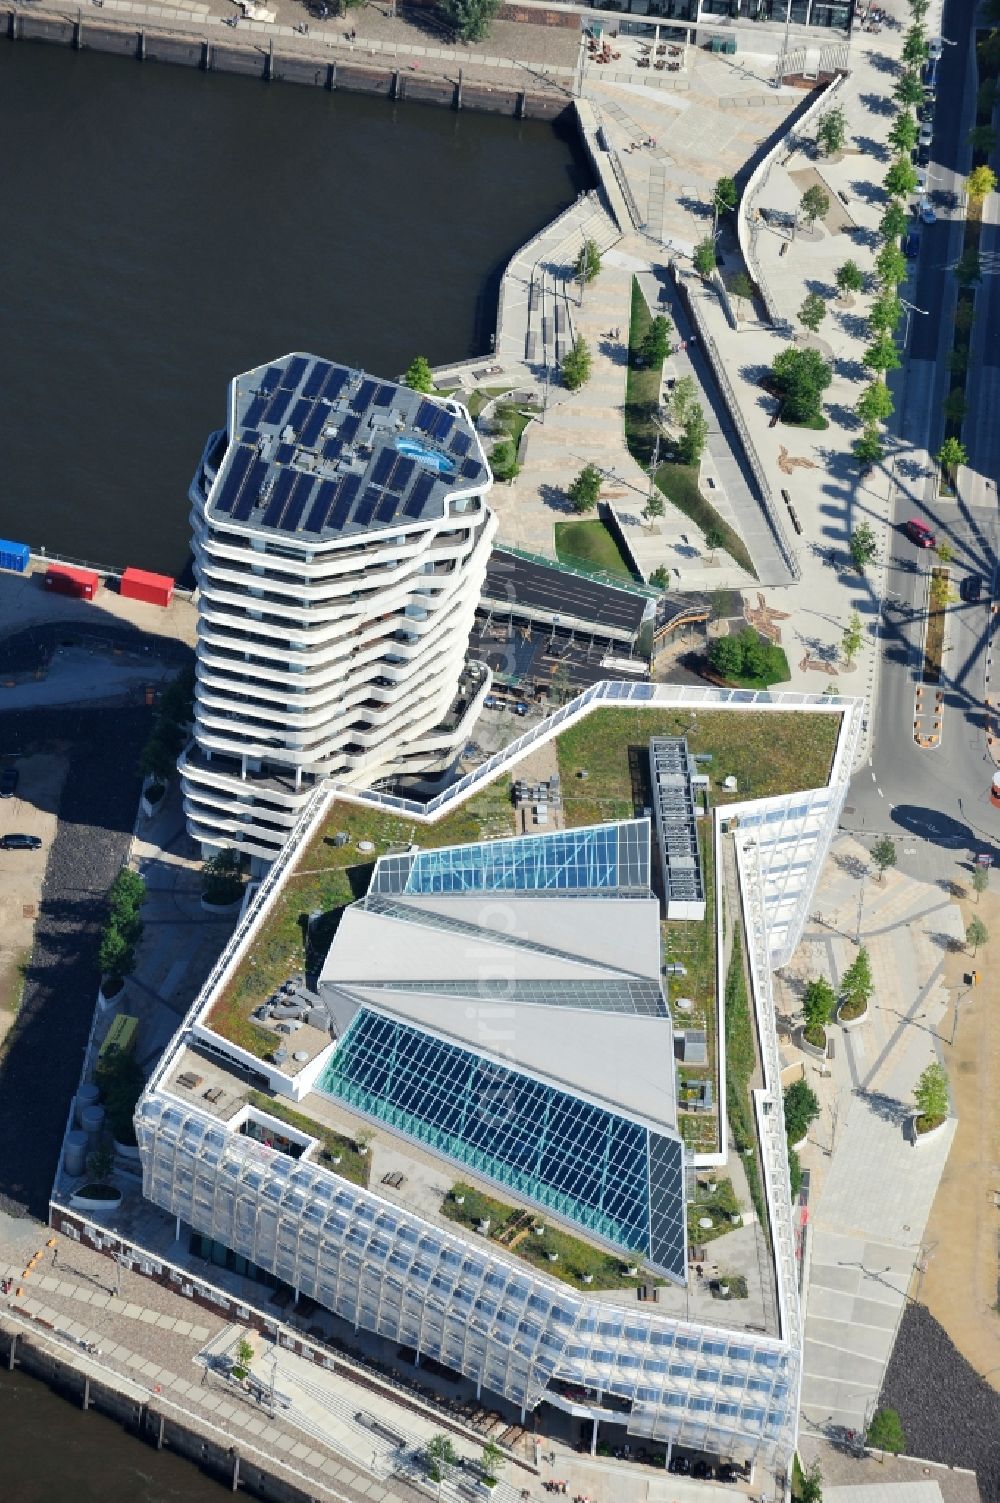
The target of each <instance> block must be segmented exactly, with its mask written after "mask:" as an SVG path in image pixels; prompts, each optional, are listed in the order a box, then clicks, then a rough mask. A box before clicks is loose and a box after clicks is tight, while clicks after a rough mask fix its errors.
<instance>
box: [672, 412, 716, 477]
mask: <svg viewBox="0 0 1000 1503" xmlns="http://www.w3.org/2000/svg"><path fill="white" fill-rule="evenodd" d="M707 441H708V419H707V418H706V417H705V414H704V412H703V411H702V409H701V403H700V402H693V403H692V404H691V406H690V407H689V408H688V412H687V416H686V417H685V419H684V423H683V426H682V428H681V436H680V438H679V439H678V440H677V457H678V459H679V460H680V462H681V464H698V463H699V462H700V460H701V456H702V452H703V450H704V448H705V444H706V443H707Z"/></svg>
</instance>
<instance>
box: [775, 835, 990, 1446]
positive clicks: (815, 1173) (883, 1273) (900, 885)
mask: <svg viewBox="0 0 1000 1503" xmlns="http://www.w3.org/2000/svg"><path fill="white" fill-rule="evenodd" d="M859 935H860V938H861V942H862V943H863V944H864V945H865V946H866V947H867V949H868V951H869V954H870V957H871V964H872V973H873V977H874V982H875V993H874V1001H873V1004H872V1005H871V1006H870V1009H869V1012H870V1016H869V1017H868V1018H867V1020H866V1021H865V1022H864V1023H862V1024H861V1025H859V1026H857V1027H855V1028H852V1029H849V1030H848V1029H846V1028H845V1029H840V1028H837V1027H836V1026H834V1027H833V1028H832V1029H831V1030H830V1031H831V1033H832V1035H833V1038H834V1042H835V1048H836V1054H835V1057H834V1059H833V1060H832V1062H829V1064H828V1066H827V1070H826V1072H824V1073H821V1067H820V1065H819V1064H818V1063H817V1062H815V1061H813V1060H811V1059H806V1058H805V1056H804V1055H803V1054H802V1053H801V1052H800V1051H799V1050H798V1048H797V1047H796V1045H795V1044H794V1043H793V1042H792V1041H791V1039H790V1040H789V1041H788V1042H786V1044H785V1045H784V1047H783V1056H784V1059H785V1062H786V1064H789V1065H791V1064H796V1063H799V1062H802V1063H803V1064H804V1066H805V1078H806V1079H807V1080H808V1082H809V1084H810V1086H812V1088H813V1090H815V1092H816V1094H817V1096H818V1097H819V1100H820V1104H821V1115H820V1117H819V1119H818V1120H817V1121H816V1122H815V1123H814V1125H813V1127H812V1128H811V1130H810V1133H809V1142H808V1144H807V1146H806V1148H805V1149H804V1150H803V1151H802V1155H801V1158H802V1163H803V1166H804V1167H805V1168H807V1169H809V1171H810V1177H811V1186H810V1200H809V1217H808V1224H809V1228H810V1231H809V1238H808V1243H809V1254H808V1261H807V1266H808V1293H807V1317H806V1334H805V1377H804V1382H803V1391H802V1414H803V1421H804V1424H805V1425H806V1427H807V1429H809V1430H814V1431H817V1432H819V1433H821V1434H829V1433H830V1432H831V1431H833V1432H837V1431H843V1430H853V1431H858V1430H861V1429H863V1428H864V1424H865V1417H866V1414H870V1412H871V1408H872V1405H873V1403H874V1401H875V1399H876V1398H877V1396H878V1393H879V1389H880V1387H881V1381H882V1375H883V1373H884V1371H885V1365H886V1363H887V1361H888V1358H889V1355H890V1353H891V1350H892V1344H893V1339H894V1336H895V1331H896V1327H897V1325H898V1322H899V1319H900V1316H901V1314H902V1311H903V1307H904V1303H905V1301H906V1299H907V1296H908V1294H909V1292H910V1288H911V1280H912V1278H913V1275H914V1272H915V1270H916V1269H917V1268H918V1267H919V1265H920V1263H921V1261H922V1259H923V1256H924V1251H923V1240H924V1228H925V1224H926V1221H927V1217H928V1215H929V1213H930V1209H931V1204H932V1202H933V1199H934V1196H935V1194H936V1191H937V1188H938V1183H939V1181H940V1178H941V1174H942V1171H943V1169H944V1165H945V1161H946V1159H947V1157H948V1152H949V1148H950V1146H951V1139H952V1136H953V1134H954V1127H955V1124H954V1120H951V1121H950V1122H949V1123H948V1125H947V1126H946V1127H945V1128H943V1129H942V1130H941V1132H940V1133H938V1134H936V1135H935V1137H934V1138H933V1139H930V1140H928V1141H927V1142H924V1143H920V1144H919V1145H914V1143H913V1142H912V1138H911V1135H910V1131H909V1119H910V1114H911V1112H912V1110H913V1106H912V1101H913V1088H914V1086H915V1085H916V1082H917V1079H918V1077H919V1075H920V1073H921V1071H922V1070H923V1069H924V1067H925V1066H926V1065H928V1064H930V1063H931V1062H932V1061H933V1060H936V1059H937V1058H938V1057H939V1053H940V1047H941V1035H940V1032H939V1030H940V1028H941V1023H942V1018H943V1017H944V1014H945V1010H946V1007H947V1004H948V993H947V990H946V988H945V985H944V981H943V972H944V966H945V957H946V955H947V954H949V953H950V951H951V949H952V948H953V947H954V946H961V945H962V944H963V943H964V925H963V920H962V915H961V912H960V910H959V908H958V906H957V904H956V903H955V902H954V901H953V900H952V899H951V897H950V896H949V895H948V894H947V893H946V892H945V891H943V890H942V888H941V887H940V886H938V885H937V884H933V885H931V884H927V883H923V882H919V881H916V880H915V879H913V878H911V877H908V876H906V875H904V874H903V873H901V872H898V871H889V872H887V873H886V874H885V877H884V879H883V880H882V881H879V880H878V879H877V878H876V876H875V874H874V872H873V870H872V868H871V866H870V862H869V859H868V854H867V851H866V850H865V849H864V848H863V847H861V846H860V845H858V844H857V842H855V841H853V840H852V839H850V838H845V839H843V840H841V841H840V842H838V844H837V845H836V847H835V848H834V851H833V856H832V859H831V861H830V862H829V863H828V865H827V868H826V871H825V873H824V876H823V878H822V879H821V882H820V886H819V888H818V890H817V894H816V909H815V912H814V913H813V915H812V919H811V921H810V923H809V926H808V927H807V929H806V932H805V934H804V936H803V939H802V941H801V943H800V945H799V947H798V950H797V951H796V953H795V956H794V958H793V960H792V962H791V964H790V965H789V966H788V967H786V968H785V969H784V970H783V971H782V972H780V973H779V975H778V978H777V1004H778V1007H779V1010H780V1011H781V1012H783V1013H784V1015H785V1018H786V1020H788V1021H789V1023H790V1022H791V1020H792V1019H794V1018H795V1016H796V1015H797V1014H798V1012H799V1009H800V997H801V992H802V988H803V986H804V985H805V983H806V982H807V981H808V980H811V979H813V978H814V977H816V976H825V977H827V978H828V979H829V980H830V981H831V982H832V983H833V985H834V988H835V989H836V988H837V986H838V984H839V981H840V978H841V977H842V975H843V973H844V971H845V970H846V968H847V967H848V965H850V963H851V962H852V960H853V959H854V956H855V955H856V954H857V939H858V936H859Z"/></svg>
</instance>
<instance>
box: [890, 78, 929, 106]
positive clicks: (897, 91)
mask: <svg viewBox="0 0 1000 1503" xmlns="http://www.w3.org/2000/svg"><path fill="white" fill-rule="evenodd" d="M892 97H893V99H895V101H896V103H897V104H901V105H902V106H903V107H904V109H906V108H909V107H910V106H911V105H917V104H922V103H923V98H924V86H923V84H922V83H921V82H920V74H919V73H914V72H913V70H912V69H910V68H908V69H907V71H906V72H905V73H901V74H900V75H899V78H898V79H897V80H896V87H895V88H894V89H893V91H892Z"/></svg>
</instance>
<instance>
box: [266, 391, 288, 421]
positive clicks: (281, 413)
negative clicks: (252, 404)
mask: <svg viewBox="0 0 1000 1503" xmlns="http://www.w3.org/2000/svg"><path fill="white" fill-rule="evenodd" d="M293 396H294V392H290V391H285V390H284V389H279V390H278V391H276V392H275V394H274V396H273V397H272V398H271V400H270V402H269V403H268V407H267V411H266V412H265V414H264V421H265V422H266V423H270V424H271V425H272V427H274V428H280V427H281V425H282V423H284V421H285V416H286V414H287V412H288V409H289V407H291V405H292V397H293Z"/></svg>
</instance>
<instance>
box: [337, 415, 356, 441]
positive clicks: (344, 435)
mask: <svg viewBox="0 0 1000 1503" xmlns="http://www.w3.org/2000/svg"><path fill="white" fill-rule="evenodd" d="M360 427H361V419H360V418H357V417H354V416H353V415H350V416H348V417H345V419H344V421H343V422H342V423H341V425H340V427H339V428H338V429H337V437H338V438H339V439H340V441H341V443H342V444H353V442H354V440H355V439H356V438H357V436H358V429H359V428H360Z"/></svg>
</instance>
